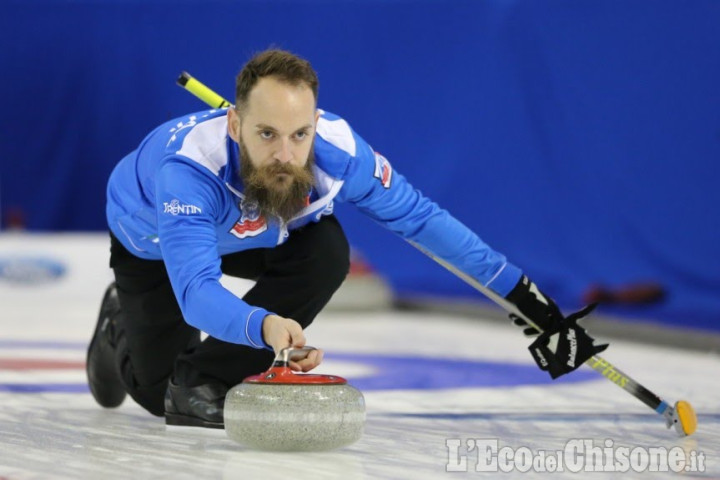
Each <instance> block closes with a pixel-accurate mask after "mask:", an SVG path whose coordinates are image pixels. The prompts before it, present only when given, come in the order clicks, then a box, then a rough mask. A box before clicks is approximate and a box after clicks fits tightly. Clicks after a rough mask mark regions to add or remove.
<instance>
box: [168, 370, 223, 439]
mask: <svg viewBox="0 0 720 480" xmlns="http://www.w3.org/2000/svg"><path fill="white" fill-rule="evenodd" d="M227 391H228V388H227V387H226V386H225V385H223V384H221V383H208V384H205V385H198V386H197V387H186V386H184V385H175V384H174V383H173V382H172V380H171V381H170V382H169V383H168V388H167V392H166V393H165V423H166V424H167V425H176V426H185V427H206V428H225V424H224V419H223V407H224V406H225V394H226V393H227Z"/></svg>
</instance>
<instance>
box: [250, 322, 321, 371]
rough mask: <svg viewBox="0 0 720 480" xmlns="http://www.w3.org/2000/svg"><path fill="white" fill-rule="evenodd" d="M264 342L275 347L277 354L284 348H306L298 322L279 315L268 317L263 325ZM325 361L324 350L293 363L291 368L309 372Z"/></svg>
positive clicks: (303, 335) (315, 351)
mask: <svg viewBox="0 0 720 480" xmlns="http://www.w3.org/2000/svg"><path fill="white" fill-rule="evenodd" d="M262 333H263V340H265V343H267V344H268V345H270V346H271V347H273V350H275V353H276V354H277V353H278V352H280V350H282V349H283V348H287V347H304V346H305V342H306V340H305V334H304V333H303V329H302V327H301V326H300V324H299V323H298V322H296V321H295V320H292V319H290V318H285V317H281V316H278V315H267V316H266V317H265V319H264V320H263V325H262ZM322 359H323V351H322V350H313V351H312V352H310V354H309V355H308V356H307V357H305V358H303V359H302V360H298V361H295V362H293V361H291V362H290V368H291V369H292V370H295V371H302V372H309V371H310V370H312V369H313V368H315V367H317V366H318V365H320V363H321V362H322Z"/></svg>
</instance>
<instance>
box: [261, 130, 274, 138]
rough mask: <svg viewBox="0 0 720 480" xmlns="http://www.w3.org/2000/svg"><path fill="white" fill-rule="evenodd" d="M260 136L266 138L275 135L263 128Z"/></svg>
mask: <svg viewBox="0 0 720 480" xmlns="http://www.w3.org/2000/svg"><path fill="white" fill-rule="evenodd" d="M260 137H262V138H264V139H266V140H268V139H271V138H272V137H273V132H271V131H269V130H263V131H262V132H260Z"/></svg>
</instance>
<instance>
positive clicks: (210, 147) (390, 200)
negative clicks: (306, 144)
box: [106, 109, 521, 348]
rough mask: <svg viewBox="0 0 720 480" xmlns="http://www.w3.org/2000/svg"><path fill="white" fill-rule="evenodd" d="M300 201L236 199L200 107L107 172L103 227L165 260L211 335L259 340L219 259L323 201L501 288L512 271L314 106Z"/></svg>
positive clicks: (229, 156)
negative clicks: (291, 212)
mask: <svg viewBox="0 0 720 480" xmlns="http://www.w3.org/2000/svg"><path fill="white" fill-rule="evenodd" d="M314 153H315V164H316V165H315V167H314V169H315V170H314V173H315V186H314V188H313V192H312V193H311V197H310V205H308V206H307V207H305V208H304V209H303V210H302V211H301V212H299V213H298V214H297V215H296V216H295V217H294V218H293V219H292V220H290V221H289V222H288V223H287V224H281V223H280V222H279V221H274V220H272V219H270V220H269V221H267V222H266V221H265V220H264V219H263V218H262V217H259V215H258V213H257V211H256V209H254V208H252V205H247V204H245V203H244V202H243V199H244V196H243V186H242V184H241V181H240V175H239V168H240V167H239V158H238V156H239V149H238V145H237V143H235V142H234V141H233V140H232V139H230V138H229V136H228V135H227V116H226V110H225V109H221V110H215V109H213V110H206V111H201V112H197V113H194V114H191V115H187V116H184V117H181V118H177V119H174V120H171V121H169V122H167V123H164V124H162V125H160V126H159V127H157V128H156V129H155V130H153V131H152V132H151V133H150V134H149V135H148V136H147V137H146V138H145V139H144V140H143V141H142V143H141V144H140V146H139V147H138V148H137V150H135V151H133V152H132V153H130V154H129V155H127V156H126V157H125V158H123V159H122V160H121V161H120V163H118V165H117V166H116V167H115V169H114V170H113V172H112V174H111V176H110V180H109V183H108V188H107V209H106V213H107V220H108V225H109V227H110V230H111V231H112V232H113V233H114V234H115V236H116V237H117V238H118V239H119V240H120V242H121V243H122V244H123V245H124V246H125V247H126V248H127V249H128V250H129V251H130V252H132V253H133V254H135V255H136V256H138V257H140V258H144V259H150V260H163V261H164V262H165V265H166V268H167V271H168V275H169V277H170V282H171V283H172V287H173V291H174V292H175V296H176V297H177V300H178V303H179V305H180V308H181V310H182V312H183V316H184V318H185V321H186V322H187V323H189V324H190V325H192V326H194V327H196V328H198V329H200V330H202V331H204V332H206V333H208V334H209V335H212V336H214V337H216V338H219V339H221V340H225V341H227V342H233V343H241V344H245V345H250V346H252V347H256V348H269V347H268V346H267V345H266V344H265V342H264V341H263V338H262V320H263V318H264V317H265V316H266V315H267V314H268V313H270V312H268V311H267V310H265V309H263V308H261V307H258V306H254V305H248V304H247V303H245V302H244V301H243V300H242V299H240V298H238V297H237V296H235V295H234V294H233V293H231V292H230V291H228V290H226V289H225V288H224V287H223V286H222V285H220V281H219V280H220V276H221V271H220V257H221V256H222V255H226V254H229V253H233V252H238V251H241V250H246V249H251V248H259V247H274V246H276V245H280V244H281V243H283V242H285V240H286V239H287V238H288V235H289V234H290V232H292V230H294V229H296V228H298V227H301V226H303V225H305V224H307V223H308V222H317V221H318V220H319V219H320V218H321V217H322V216H323V215H329V214H331V213H332V211H333V205H334V202H336V201H337V202H350V203H353V204H355V205H356V206H357V207H358V208H359V209H360V210H361V211H363V212H364V213H365V214H366V215H368V216H369V217H370V218H372V219H373V220H375V221H376V222H378V223H380V224H381V225H383V226H385V227H386V228H388V229H390V230H391V231H393V232H395V233H397V234H398V235H401V236H402V237H404V238H406V239H408V240H411V241H413V242H415V243H417V244H419V245H420V246H422V247H423V248H425V249H426V250H428V251H429V252H432V253H433V254H434V255H436V256H438V257H440V258H442V259H444V260H446V261H447V262H449V263H450V264H452V265H454V266H456V267H457V268H459V269H460V270H461V271H463V272H465V273H467V274H469V275H470V276H472V277H474V278H476V279H477V280H479V281H480V282H481V283H483V284H484V285H486V286H488V287H489V288H490V289H492V290H493V291H495V292H496V293H498V294H500V295H501V296H503V297H504V296H505V295H506V294H507V293H509V292H510V290H511V289H512V288H513V287H514V286H515V284H516V283H517V282H518V280H519V279H520V276H521V272H520V270H519V269H518V268H517V267H515V266H513V265H512V264H510V263H508V262H507V261H506V259H505V257H504V256H503V255H501V254H499V253H498V252H495V251H494V250H492V249H491V248H490V247H489V246H487V245H486V244H485V243H483V241H482V240H481V239H480V238H478V236H477V235H475V234H474V233H473V232H471V231H470V230H469V229H468V228H467V227H465V226H464V225H463V224H461V223H460V222H459V221H457V220H456V219H455V218H453V217H452V216H451V215H450V214H449V213H448V212H447V211H445V210H443V209H441V208H440V207H438V205H437V204H435V203H433V202H431V201H430V200H429V199H427V198H426V197H424V196H423V195H422V194H421V193H420V192H419V191H417V190H415V189H414V188H413V187H412V186H411V185H410V184H409V183H408V182H407V181H406V180H405V178H404V177H403V176H402V175H400V174H399V173H398V172H397V171H395V170H394V169H393V168H392V166H391V165H390V163H389V162H388V161H387V159H385V157H383V156H382V155H380V154H379V153H376V152H374V151H373V149H372V148H371V147H370V146H369V145H368V144H367V143H366V142H365V141H364V140H363V139H362V138H361V137H360V136H359V135H357V134H356V133H355V132H354V131H353V130H352V129H351V128H350V126H349V125H348V123H347V122H346V121H345V120H343V119H342V118H340V117H338V116H336V115H333V114H331V113H328V112H321V116H320V119H319V121H318V124H317V135H316V137H315V143H314Z"/></svg>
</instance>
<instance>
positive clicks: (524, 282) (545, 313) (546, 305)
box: [505, 275, 563, 337]
mask: <svg viewBox="0 0 720 480" xmlns="http://www.w3.org/2000/svg"><path fill="white" fill-rule="evenodd" d="M505 299H506V300H507V301H509V302H510V303H512V304H513V305H515V306H516V307H517V308H518V310H520V312H521V313H522V314H523V315H525V316H526V317H528V318H529V319H530V320H531V321H532V322H533V323H534V324H536V325H537V326H538V327H539V328H540V329H542V331H545V330H550V329H553V328H556V327H557V325H559V323H560V322H562V320H563V315H562V313H561V312H560V309H559V308H558V306H557V305H555V302H553V300H552V298H550V297H548V296H547V295H545V294H543V293H542V292H541V291H540V289H538V288H537V285H535V284H534V283H533V282H532V281H531V280H530V279H529V278H528V277H526V276H525V275H523V276H522V278H520V281H519V282H518V283H517V285H515V287H514V288H513V289H512V290H511V291H510V293H508V294H507V296H505ZM510 319H511V320H512V321H513V323H514V324H515V325H516V326H518V327H520V328H522V329H523V333H524V334H525V336H527V337H537V336H538V335H540V332H539V331H538V330H537V329H536V328H533V327H531V326H530V325H528V323H527V322H526V321H525V320H524V319H522V318H520V317H518V316H517V315H514V314H512V313H511V314H510Z"/></svg>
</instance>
